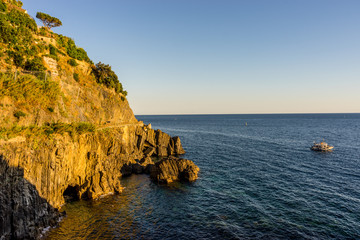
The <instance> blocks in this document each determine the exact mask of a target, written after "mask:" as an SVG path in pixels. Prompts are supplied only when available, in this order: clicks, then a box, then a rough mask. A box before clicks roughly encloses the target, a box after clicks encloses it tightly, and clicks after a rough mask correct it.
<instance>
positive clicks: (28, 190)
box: [0, 123, 199, 240]
mask: <svg viewBox="0 0 360 240" xmlns="http://www.w3.org/2000/svg"><path fill="white" fill-rule="evenodd" d="M183 153H185V151H184V149H183V148H182V145H181V142H180V138H178V137H171V136H169V135H168V134H166V133H164V132H162V131H160V130H156V131H155V130H153V129H151V128H150V127H149V126H146V125H143V124H141V123H139V124H132V125H131V124H127V125H123V126H119V127H111V128H105V129H104V128H102V129H99V130H95V131H94V132H88V133H84V134H80V135H70V134H63V135H61V134H54V135H52V137H51V138H42V139H40V138H38V137H26V138H25V137H23V138H21V139H16V141H15V140H14V139H10V140H6V141H0V239H1V240H2V239H37V238H38V237H39V236H40V234H41V232H42V230H43V229H45V228H47V227H48V226H54V225H56V224H57V221H58V220H59V218H60V217H61V213H59V211H58V209H60V208H61V206H62V205H63V204H64V203H65V202H66V201H67V199H73V200H77V199H96V198H98V197H100V196H102V195H106V194H111V193H120V192H121V191H122V189H123V187H122V186H121V182H120V179H121V177H123V176H127V175H130V174H132V173H136V174H139V173H147V174H150V175H151V178H152V179H153V180H154V181H155V182H159V183H170V182H173V181H177V180H180V181H194V180H195V179H196V178H197V172H198V171H199V168H198V167H196V165H195V164H194V163H193V162H192V161H190V160H186V159H178V158H177V157H175V156H178V155H181V154H183ZM171 155H174V157H172V156H171ZM151 157H158V158H165V159H163V160H160V161H159V162H156V163H154V162H153V160H152V158H151ZM139 159H141V160H139Z"/></svg>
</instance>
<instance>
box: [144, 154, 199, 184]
mask: <svg viewBox="0 0 360 240" xmlns="http://www.w3.org/2000/svg"><path fill="white" fill-rule="evenodd" d="M199 170H200V169H199V167H198V166H196V165H195V163H194V162H193V161H191V160H188V159H182V158H176V157H172V156H170V157H168V158H166V159H163V160H161V161H159V162H157V163H156V164H155V165H154V166H153V167H152V168H151V172H150V177H151V179H152V180H154V181H155V182H158V183H171V182H174V181H181V182H193V181H195V180H196V179H197V178H198V172H199Z"/></svg>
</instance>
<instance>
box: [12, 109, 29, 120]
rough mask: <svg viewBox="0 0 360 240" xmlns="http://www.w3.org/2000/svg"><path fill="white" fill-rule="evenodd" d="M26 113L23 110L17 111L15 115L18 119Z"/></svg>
mask: <svg viewBox="0 0 360 240" xmlns="http://www.w3.org/2000/svg"><path fill="white" fill-rule="evenodd" d="M25 116H26V114H25V113H24V112H22V111H16V112H14V117H16V118H17V119H19V118H20V117H25Z"/></svg>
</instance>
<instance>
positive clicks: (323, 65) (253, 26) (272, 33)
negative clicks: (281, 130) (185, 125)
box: [23, 0, 360, 115]
mask: <svg viewBox="0 0 360 240" xmlns="http://www.w3.org/2000/svg"><path fill="white" fill-rule="evenodd" d="M23 3H24V6H23V8H24V9H26V10H27V11H28V13H29V14H30V15H31V16H33V17H35V15H36V12H38V11H39V12H45V13H48V14H50V15H52V16H54V17H57V18H59V19H60V20H61V21H62V23H63V26H61V27H58V28H53V31H54V32H56V33H59V34H63V35H66V36H69V37H71V38H73V39H74V40H75V43H76V45H77V46H78V47H82V48H84V49H85V50H86V51H87V53H88V55H89V57H90V58H91V59H92V60H93V61H94V62H95V63H97V62H100V61H101V62H103V63H106V64H109V65H111V66H112V69H113V70H114V71H115V72H116V74H117V75H118V77H119V80H120V82H121V83H122V84H123V86H124V89H125V90H127V91H128V100H129V102H130V106H131V108H132V109H133V111H134V113H135V114H137V115H141V114H241V113H352V112H357V113H359V112H360V81H359V80H360V14H359V9H360V1H358V0H346V1H341V0H291V1H289V0H102V1H93V0H76V1H74V0H71V1H70V0H62V1H51V0H23ZM38 24H39V25H40V24H41V23H40V22H38Z"/></svg>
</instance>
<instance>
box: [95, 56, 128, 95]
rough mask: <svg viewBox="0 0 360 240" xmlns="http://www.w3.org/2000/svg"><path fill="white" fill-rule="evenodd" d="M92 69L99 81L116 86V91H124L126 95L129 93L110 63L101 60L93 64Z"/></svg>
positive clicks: (111, 86) (109, 85)
mask: <svg viewBox="0 0 360 240" xmlns="http://www.w3.org/2000/svg"><path fill="white" fill-rule="evenodd" d="M92 70H93V73H94V75H95V78H96V81H97V82H98V83H100V84H104V85H105V86H107V87H108V88H114V89H115V92H117V93H122V94H123V95H124V96H126V95H127V92H126V91H124V89H123V86H122V84H121V83H120V82H119V79H118V76H117V75H116V74H115V72H114V71H113V70H112V69H111V66H110V65H108V64H104V63H101V62H99V63H97V64H96V65H95V66H93V69H92Z"/></svg>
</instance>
